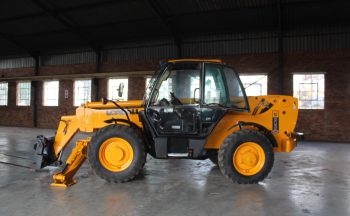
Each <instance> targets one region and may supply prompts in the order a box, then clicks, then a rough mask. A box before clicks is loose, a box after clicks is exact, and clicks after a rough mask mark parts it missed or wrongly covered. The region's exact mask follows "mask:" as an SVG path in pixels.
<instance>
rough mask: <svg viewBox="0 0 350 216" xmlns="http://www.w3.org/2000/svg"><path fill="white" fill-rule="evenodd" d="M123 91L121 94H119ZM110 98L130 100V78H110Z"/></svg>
mask: <svg viewBox="0 0 350 216" xmlns="http://www.w3.org/2000/svg"><path fill="white" fill-rule="evenodd" d="M119 93H121V95H119ZM108 99H110V100H123V101H127V100H128V79H127V78H124V79H114V78H113V79H109V80H108Z"/></svg>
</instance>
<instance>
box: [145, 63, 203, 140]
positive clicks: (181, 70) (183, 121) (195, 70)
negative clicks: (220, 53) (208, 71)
mask: <svg viewBox="0 0 350 216" xmlns="http://www.w3.org/2000/svg"><path fill="white" fill-rule="evenodd" d="M201 68H202V64H201V63H198V62H186V63H176V64H169V65H168V67H167V68H166V69H165V70H164V72H163V73H162V74H161V75H160V76H159V78H158V80H157V82H156V83H155V84H154V87H153V89H152V94H151V97H150V100H149V105H148V107H147V109H146V115H147V117H148V119H149V120H150V123H151V125H153V127H154V129H155V131H156V132H157V134H159V135H196V134H198V133H199V118H200V100H199V97H200V92H201V90H200V82H201Z"/></svg>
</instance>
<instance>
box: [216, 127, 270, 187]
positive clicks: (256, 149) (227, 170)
mask: <svg viewBox="0 0 350 216" xmlns="http://www.w3.org/2000/svg"><path fill="white" fill-rule="evenodd" d="M218 161H219V167H220V170H221V172H222V173H223V175H224V176H225V177H227V178H228V179H231V180H232V181H233V182H236V183H239V184H255V183H258V182H259V181H262V180H264V179H265V178H266V177H267V175H268V174H269V172H270V171H271V169H272V166H273V163H274V153H273V149H272V145H271V142H270V141H269V139H267V138H266V136H265V135H263V134H262V133H260V132H258V131H254V130H240V131H237V132H234V133H232V134H231V135H230V136H228V137H227V138H226V139H225V140H224V143H223V144H222V145H221V147H220V150H219V153H218Z"/></svg>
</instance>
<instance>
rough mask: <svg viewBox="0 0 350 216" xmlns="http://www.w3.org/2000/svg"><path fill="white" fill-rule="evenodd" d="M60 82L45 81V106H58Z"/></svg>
mask: <svg viewBox="0 0 350 216" xmlns="http://www.w3.org/2000/svg"><path fill="white" fill-rule="evenodd" d="M58 91H59V81H44V96H43V105H44V106H58Z"/></svg>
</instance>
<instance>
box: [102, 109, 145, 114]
mask: <svg viewBox="0 0 350 216" xmlns="http://www.w3.org/2000/svg"><path fill="white" fill-rule="evenodd" d="M126 111H127V112H128V113H129V114H138V113H139V110H138V109H134V108H131V109H127V110H126ZM106 115H125V113H124V112H123V111H122V110H120V109H112V110H107V111H106Z"/></svg>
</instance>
